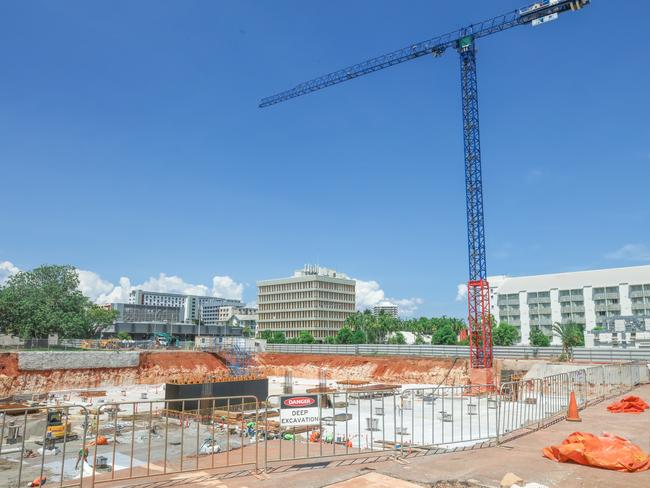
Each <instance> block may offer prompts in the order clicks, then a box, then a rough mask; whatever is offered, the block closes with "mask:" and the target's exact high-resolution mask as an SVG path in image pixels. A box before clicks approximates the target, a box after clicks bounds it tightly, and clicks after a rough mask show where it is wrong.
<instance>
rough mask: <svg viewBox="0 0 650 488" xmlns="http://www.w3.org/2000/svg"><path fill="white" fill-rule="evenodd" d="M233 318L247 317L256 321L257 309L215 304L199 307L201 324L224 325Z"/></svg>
mask: <svg viewBox="0 0 650 488" xmlns="http://www.w3.org/2000/svg"><path fill="white" fill-rule="evenodd" d="M233 316H248V317H254V318H255V319H257V309H256V308H254V307H244V306H241V307H236V306H234V305H217V304H207V305H203V306H202V307H201V323H203V324H205V325H220V324H224V323H226V322H228V321H229V320H230V318H231V317H233Z"/></svg>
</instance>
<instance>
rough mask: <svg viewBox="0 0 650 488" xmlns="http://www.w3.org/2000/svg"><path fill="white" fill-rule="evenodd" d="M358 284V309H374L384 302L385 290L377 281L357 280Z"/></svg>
mask: <svg viewBox="0 0 650 488" xmlns="http://www.w3.org/2000/svg"><path fill="white" fill-rule="evenodd" d="M355 281H356V282H357V308H358V309H359V310H365V309H366V308H372V307H374V306H375V305H377V304H378V303H379V302H381V301H382V300H384V290H382V289H381V287H380V286H379V283H377V282H376V281H363V280H355Z"/></svg>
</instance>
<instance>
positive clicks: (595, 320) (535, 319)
mask: <svg viewBox="0 0 650 488" xmlns="http://www.w3.org/2000/svg"><path fill="white" fill-rule="evenodd" d="M488 282H489V283H490V292H491V297H490V298H491V301H490V308H491V312H492V315H493V316H494V317H495V319H496V320H497V321H498V322H508V323H510V324H512V325H514V326H516V327H518V328H519V329H520V333H521V342H522V343H523V344H528V340H529V335H530V331H531V330H533V329H534V328H540V329H541V330H542V331H543V332H544V333H545V334H547V335H549V336H550V335H552V329H551V328H552V325H553V324H554V323H556V322H557V323H568V322H572V323H577V324H581V325H583V326H584V327H585V330H586V331H587V332H590V331H592V330H593V329H594V327H598V328H601V327H605V326H606V324H607V321H608V320H610V319H612V318H613V317H621V316H623V317H626V316H636V317H645V316H648V317H650V266H633V267H628V268H610V269H598V270H591V271H576V272H572V273H558V274H548V275H537V276H520V277H509V276H492V277H488ZM554 342H556V343H557V342H558V340H557V338H554Z"/></svg>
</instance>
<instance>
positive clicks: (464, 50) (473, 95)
mask: <svg viewBox="0 0 650 488" xmlns="http://www.w3.org/2000/svg"><path fill="white" fill-rule="evenodd" d="M589 2H590V0H540V1H538V2H536V3H534V4H532V5H529V6H527V7H523V8H520V9H517V10H513V11H511V12H508V13H506V14H503V15H499V16H496V17H493V18H491V19H488V20H484V21H482V22H478V23H476V24H471V25H469V26H467V27H464V28H462V29H457V30H455V31H452V32H449V33H447V34H443V35H441V36H437V37H434V38H432V39H428V40H426V41H422V42H418V43H415V44H412V45H410V46H407V47H405V48H402V49H398V50H397V51H393V52H391V53H388V54H384V55H382V56H378V57H376V58H371V59H368V60H366V61H363V62H362V63H358V64H355V65H352V66H348V67H347V68H343V69H340V70H338V71H334V72H332V73H329V74H327V75H324V76H321V77H318V78H314V79H312V80H309V81H306V82H304V83H300V84H299V85H297V86H295V87H294V88H291V89H289V90H286V91H283V92H280V93H278V94H276V95H272V96H270V97H266V98H263V99H262V100H261V101H260V104H259V106H260V108H264V107H268V106H271V105H275V104H277V103H281V102H284V101H287V100H290V99H292V98H296V97H299V96H302V95H307V94H309V93H312V92H315V91H317V90H321V89H323V88H327V87H329V86H332V85H336V84H339V83H342V82H344V81H349V80H353V79H355V78H358V77H360V76H364V75H367V74H370V73H374V72H375V71H379V70H382V69H385V68H390V67H391V66H395V65H397V64H400V63H403V62H406V61H411V60H413V59H417V58H419V57H422V56H425V55H427V54H432V55H434V56H436V57H437V56H441V55H442V54H443V53H444V52H445V51H446V50H447V49H448V48H453V49H455V50H456V51H458V53H459V55H460V68H461V69H460V73H461V97H462V109H463V143H464V144H463V145H464V152H465V190H466V192H465V197H466V212H467V249H468V256H469V279H468V282H467V301H468V321H467V323H468V331H469V339H470V363H471V366H472V368H478V369H486V368H491V367H492V324H491V316H490V286H489V283H488V281H487V266H486V255H485V226H484V222H483V178H482V167H481V144H480V132H479V112H478V85H477V77H476V43H475V41H476V39H479V38H481V37H486V36H489V35H492V34H496V33H497V32H501V31H504V30H506V29H510V28H512V27H516V26H519V25H533V26H536V25H540V24H544V23H546V22H550V21H553V20H556V19H557V18H558V16H559V15H560V14H563V13H565V12H570V11H575V10H579V9H581V8H582V7H584V6H585V5H587V4H588V3H589Z"/></svg>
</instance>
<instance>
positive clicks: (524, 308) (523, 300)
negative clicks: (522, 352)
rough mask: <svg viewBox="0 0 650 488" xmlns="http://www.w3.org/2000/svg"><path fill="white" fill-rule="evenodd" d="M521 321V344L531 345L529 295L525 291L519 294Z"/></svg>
mask: <svg viewBox="0 0 650 488" xmlns="http://www.w3.org/2000/svg"><path fill="white" fill-rule="evenodd" d="M519 320H520V321H521V330H520V332H521V339H520V341H521V344H523V345H528V344H529V343H530V313H529V309H528V294H527V293H526V292H525V291H520V292H519Z"/></svg>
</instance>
